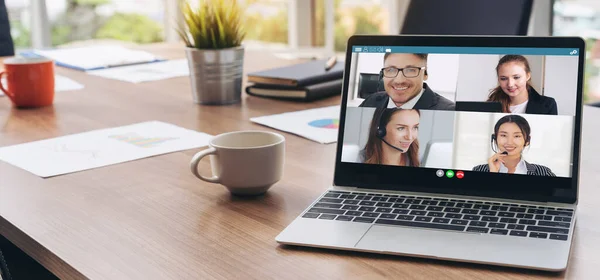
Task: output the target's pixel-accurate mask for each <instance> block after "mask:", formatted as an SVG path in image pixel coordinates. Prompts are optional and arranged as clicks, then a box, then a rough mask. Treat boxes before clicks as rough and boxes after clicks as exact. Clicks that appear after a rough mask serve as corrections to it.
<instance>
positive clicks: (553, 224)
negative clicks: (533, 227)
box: [538, 221, 571, 228]
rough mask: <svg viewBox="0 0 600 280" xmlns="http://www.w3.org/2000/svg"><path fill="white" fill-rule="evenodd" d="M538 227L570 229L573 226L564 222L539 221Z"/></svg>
mask: <svg viewBox="0 0 600 280" xmlns="http://www.w3.org/2000/svg"><path fill="white" fill-rule="evenodd" d="M538 226H548V227H563V228H570V227H571V224H569V223H564V222H548V221H539V222H538Z"/></svg>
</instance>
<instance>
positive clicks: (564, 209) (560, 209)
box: [556, 208, 573, 212]
mask: <svg viewBox="0 0 600 280" xmlns="http://www.w3.org/2000/svg"><path fill="white" fill-rule="evenodd" d="M556 210H558V211H567V212H573V209H568V208H556Z"/></svg>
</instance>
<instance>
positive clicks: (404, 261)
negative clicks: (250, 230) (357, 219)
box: [277, 244, 564, 278]
mask: <svg viewBox="0 0 600 280" xmlns="http://www.w3.org/2000/svg"><path fill="white" fill-rule="evenodd" d="M277 249H278V250H281V249H283V250H287V251H291V252H293V253H298V252H306V253H311V254H330V255H333V256H339V257H342V256H346V257H359V258H364V259H365V260H383V261H390V262H397V263H398V265H432V266H436V267H437V269H438V270H444V269H465V270H469V269H477V270H481V269H485V270H488V271H494V272H502V273H510V274H514V275H520V276H525V275H535V276H543V277H561V276H563V274H564V272H551V271H541V270H532V269H525V268H515V267H505V266H496V265H487V264H476V263H465V262H458V261H446V260H434V259H426V258H418V257H408V256H395V255H385V254H377V253H366V252H356V251H343V250H332V249H321V248H313V247H303V246H294V245H283V244H282V245H279V247H278V248H277ZM392 269H393V267H391V266H390V270H392ZM398 269H402V267H399V268H398ZM382 276H384V278H385V275H382ZM561 278H562V277H561Z"/></svg>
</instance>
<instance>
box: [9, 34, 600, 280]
mask: <svg viewBox="0 0 600 280" xmlns="http://www.w3.org/2000/svg"><path fill="white" fill-rule="evenodd" d="M144 48H145V49H146V50H148V51H151V52H154V53H156V54H159V55H163V56H165V57H169V58H182V57H183V56H184V50H183V47H182V46H179V45H169V44H157V45H150V46H145V47H144ZM291 63H294V61H287V60H280V59H277V58H276V57H274V56H272V55H270V54H268V53H261V52H252V51H248V52H247V53H246V57H245V71H246V72H248V71H255V70H262V69H268V68H271V67H276V66H282V65H286V64H291ZM57 69H58V71H57V72H58V73H59V74H61V75H65V76H68V77H70V78H72V79H74V80H76V81H78V82H80V83H82V84H84V85H85V89H83V90H78V91H71V92H58V93H57V94H56V99H55V103H54V106H52V107H47V108H42V109H33V110H20V109H14V108H12V107H11V105H10V102H9V100H8V99H7V98H5V97H3V98H0V146H7V145H14V144H19V143H25V142H29V141H36V140H41V139H47V138H52V137H57V136H63V135H68V134H73V133H79V132H85V131H89V130H94V129H101V128H110V127H115V126H122V125H127V124H133V123H138V122H143V121H149V120H159V121H164V122H168V123H172V124H176V125H178V126H181V127H184V128H188V129H193V130H197V131H202V132H206V133H209V134H213V135H216V134H219V133H223V132H228V131H234V130H244V129H258V130H271V129H270V128H267V127H263V126H260V125H257V124H253V123H251V122H250V121H249V118H251V117H257V116H263V115H268V114H275V113H283V112H289V111H295V110H301V109H309V108H316V107H322V106H327V105H335V104H339V97H332V98H329V99H325V100H321V101H317V102H312V103H294V102H286V101H276V100H270V99H263V98H259V97H252V96H246V95H245V94H244V95H243V100H242V103H241V104H236V105H230V106H200V105H196V104H194V103H193V102H192V98H191V92H190V84H189V79H188V78H187V77H181V78H174V79H169V80H163V81H155V82H148V83H142V84H131V83H126V82H120V81H114V80H107V79H103V78H100V77H95V76H90V75H86V74H85V73H83V72H77V71H73V70H67V69H63V68H57ZM584 118H585V119H584V139H583V149H584V150H583V158H582V171H581V173H582V174H581V177H582V180H581V188H580V207H579V212H578V215H579V216H578V223H577V225H576V229H575V238H574V244H573V250H572V252H571V259H570V266H569V268H568V270H567V271H566V272H564V273H545V272H538V271H529V270H521V269H511V268H502V267H494V266H485V265H473V264H464V263H456V262H445V261H436V260H426V259H418V258H409V257H397V256H384V255H376V254H366V253H355V252H342V251H334V250H324V249H309V248H302V247H293V246H280V245H278V244H277V243H276V242H275V236H276V235H277V234H278V233H279V232H280V231H281V230H283V228H284V227H285V226H287V225H288V224H289V223H290V222H291V221H292V220H293V219H294V218H295V217H296V216H297V215H298V214H299V213H300V212H301V211H302V210H304V208H305V207H307V206H308V205H309V204H310V203H311V202H312V201H313V200H314V199H315V198H316V197H317V196H318V195H319V194H321V193H322V192H323V191H324V190H326V189H327V188H328V186H330V184H331V182H332V179H333V167H334V166H333V164H334V156H335V148H336V146H335V144H332V145H323V144H318V143H316V142H312V141H310V140H306V139H304V138H301V137H298V136H295V135H292V134H288V133H283V132H282V134H283V135H284V136H285V137H286V141H287V142H286V153H287V154H286V164H285V171H284V172H285V173H284V177H283V179H282V180H281V181H280V182H279V183H277V184H276V185H275V186H274V187H273V188H271V189H270V190H269V191H268V192H267V194H266V195H264V196H262V197H258V198H239V197H232V196H231V195H230V194H229V193H228V192H227V190H226V189H225V188H224V187H222V186H220V185H215V184H209V183H205V182H202V181H200V180H198V179H196V178H195V177H194V176H193V175H192V174H191V173H190V172H189V169H188V164H189V161H190V159H191V157H192V155H193V154H194V153H196V152H198V151H199V150H201V149H194V150H187V151H183V152H176V153H171V154H166V155H161V156H156V157H151V158H146V159H141V160H137V161H131V162H126V163H122V164H117V165H111V166H107V167H102V168H97V169H93V170H88V171H82V172H77V173H72V174H67V175H64V176H57V177H53V178H49V179H42V178H39V177H37V176H35V175H33V174H30V173H28V172H27V171H24V170H22V169H19V168H17V167H14V166H12V165H9V164H7V163H5V162H0V234H2V235H4V236H6V237H7V238H8V239H9V240H11V241H12V242H13V243H15V244H16V245H17V246H19V247H20V248H22V249H23V250H24V251H25V252H26V253H28V254H29V255H31V256H32V257H33V258H35V259H36V260H37V261H39V262H40V263H41V264H42V265H44V266H45V267H46V268H48V269H49V270H50V271H52V272H53V273H55V274H56V275H57V276H59V277H60V278H63V279H81V278H91V279H251V278H260V279H390V278H395V279H406V278H414V279H442V278H443V279H545V278H571V279H597V267H598V266H599V265H600V257H599V256H600V254H599V252H600V214H599V213H600V203H598V201H599V199H598V196H599V195H600V191H599V190H598V182H599V181H600V160H598V155H600V153H599V152H600V149H599V148H598V145H599V144H598V143H600V132H599V131H598V130H599V129H598V128H599V127H600V109H597V108H591V107H586V108H585V109H584ZM200 168H201V171H203V172H205V173H206V172H209V170H210V169H209V168H210V167H209V163H208V160H205V161H203V162H201V164H200Z"/></svg>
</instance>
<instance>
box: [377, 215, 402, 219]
mask: <svg viewBox="0 0 600 280" xmlns="http://www.w3.org/2000/svg"><path fill="white" fill-rule="evenodd" d="M397 216H398V215H396V214H381V216H380V217H379V218H382V219H396V217H397Z"/></svg>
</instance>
